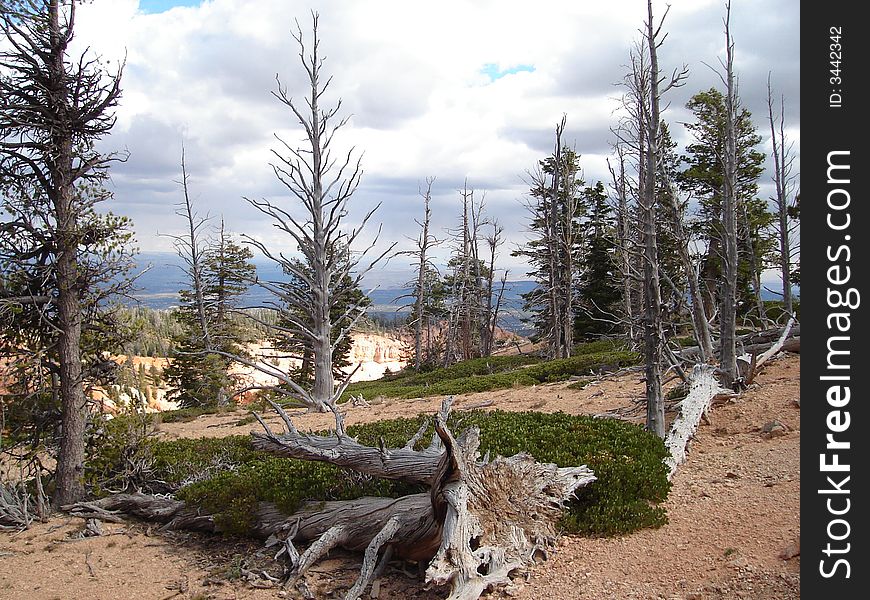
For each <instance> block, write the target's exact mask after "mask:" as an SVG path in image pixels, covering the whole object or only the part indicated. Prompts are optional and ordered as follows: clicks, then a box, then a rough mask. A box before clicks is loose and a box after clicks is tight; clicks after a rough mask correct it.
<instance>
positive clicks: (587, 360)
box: [343, 340, 640, 400]
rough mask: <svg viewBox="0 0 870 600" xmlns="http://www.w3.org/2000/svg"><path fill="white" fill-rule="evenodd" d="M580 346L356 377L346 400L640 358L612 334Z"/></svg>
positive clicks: (435, 391)
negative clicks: (561, 354) (549, 356)
mask: <svg viewBox="0 0 870 600" xmlns="http://www.w3.org/2000/svg"><path fill="white" fill-rule="evenodd" d="M575 352H576V354H575V356H572V357H571V358H563V359H559V360H551V361H546V362H544V361H542V359H541V358H540V357H535V356H530V355H516V356H494V357H490V358H477V359H473V360H467V361H463V362H461V363H457V364H455V365H452V366H450V367H446V368H443V369H435V370H434V371H430V372H427V373H414V372H413V371H410V372H408V373H405V372H404V371H403V372H402V373H401V374H397V375H391V376H390V377H388V378H384V379H379V380H376V381H364V382H358V383H353V384H351V385H350V386H348V389H347V391H346V392H345V394H344V396H343V400H347V399H348V398H350V396H351V395H353V396H357V395H360V394H361V395H362V396H363V397H364V398H366V399H367V400H372V399H374V398H376V397H377V396H384V397H387V398H420V397H424V396H449V395H451V394H470V393H474V392H487V391H491V390H499V389H505V388H510V387H514V386H530V385H536V384H540V383H552V382H556V381H565V380H567V379H569V378H570V377H571V376H574V375H589V374H591V373H594V372H595V371H597V370H598V369H600V368H601V367H612V368H621V367H626V366H629V365H633V364H637V362H638V361H639V360H640V357H639V356H638V355H637V354H636V353H634V352H629V351H627V350H625V349H624V347H623V346H622V345H621V344H620V343H619V342H616V341H611V340H599V341H596V342H591V343H589V344H583V345H581V346H578V347H577V348H576V349H575Z"/></svg>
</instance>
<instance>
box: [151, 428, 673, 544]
mask: <svg viewBox="0 0 870 600" xmlns="http://www.w3.org/2000/svg"><path fill="white" fill-rule="evenodd" d="M425 418H427V417H425V416H423V415H420V416H418V417H416V418H406V419H394V420H390V421H379V422H375V423H369V424H365V425H355V426H351V427H349V428H348V433H349V434H350V435H352V436H355V437H357V438H358V439H359V441H360V442H361V443H363V444H367V445H377V444H378V443H379V442H380V440H381V439H383V440H384V443H385V444H386V445H387V446H388V447H396V446H403V445H404V444H405V442H406V441H407V440H408V439H409V438H410V437H411V436H412V435H414V433H415V432H416V431H417V430H418V429H419V428H420V425H421V424H422V422H423V420H424V419H425ZM449 425H450V426H451V428H452V430H453V431H455V432H457V433H458V432H461V431H462V430H463V429H465V428H467V427H469V426H472V425H475V426H477V427H479V428H480V430H481V448H480V451H481V453H482V454H483V453H485V452H486V451H487V450H488V451H490V453H491V455H492V456H495V455H502V456H511V455H513V454H516V453H517V452H520V451H525V452H528V453H530V454H531V455H532V456H534V457H535V458H536V459H537V460H539V461H542V462H552V463H555V464H557V465H558V466H574V465H581V464H587V465H588V466H589V467H590V468H591V469H592V470H593V471H594V472H595V475H596V477H597V478H598V480H597V481H595V482H594V483H593V484H591V485H589V486H587V487H586V488H584V489H582V490H580V491H579V493H578V497H577V499H576V500H572V501H571V502H570V504H569V507H568V510H567V511H566V512H565V515H564V518H563V526H564V528H565V530H566V531H568V532H573V533H582V534H586V535H614V534H621V533H627V532H630V531H634V530H636V529H638V528H642V527H650V526H659V525H662V524H663V523H665V522H666V515H665V511H664V509H663V508H662V507H660V506H657V505H656V504H657V503H660V502H661V501H663V500H664V499H665V498H666V497H667V493H668V489H669V485H670V484H669V483H668V481H667V477H666V468H665V466H664V464H663V463H662V460H663V458H664V457H665V455H666V450H665V447H664V444H663V442H662V440H660V439H659V438H657V437H656V436H654V435H651V434H650V433H648V432H646V431H644V430H643V429H642V428H640V427H639V426H636V425H631V424H627V423H623V422H620V421H615V420H609V419H593V418H591V417H585V416H572V415H566V414H564V413H556V414H543V413H536V412H525V413H515V412H503V411H493V412H485V411H471V412H455V413H453V414H452V415H451V417H450V420H449ZM431 435H432V426H431V424H430V426H429V431H428V432H427V433H426V435H424V436H423V437H422V438H421V440H420V442H419V443H418V448H422V447H424V446H426V445H427V444H428V443H429V440H430V438H431ZM149 444H150V445H151V452H152V454H153V465H154V472H153V476H154V477H156V478H158V479H160V480H162V481H165V482H166V484H167V485H168V486H169V488H170V489H176V490H178V491H177V496H178V497H179V498H181V499H183V500H185V501H186V502H189V503H191V504H193V505H196V506H199V507H201V508H202V509H203V510H205V511H207V512H209V513H212V514H215V515H216V520H217V522H218V523H219V524H220V525H221V527H222V528H223V529H224V530H225V531H227V532H229V533H235V534H241V533H246V532H248V531H249V530H250V526H251V524H252V522H251V518H252V516H253V514H254V509H255V508H256V506H257V503H258V502H263V501H265V502H273V503H275V504H276V505H277V506H278V507H279V508H280V509H281V510H282V511H284V512H285V513H291V512H293V511H294V510H296V509H297V508H299V506H301V504H302V503H304V502H305V501H309V500H310V501H325V500H346V499H352V498H358V497H360V496H366V495H369V496H385V497H398V496H401V495H405V494H409V493H415V492H419V491H424V488H423V487H422V486H417V485H409V484H403V483H398V482H394V481H388V480H383V479H378V478H373V477H369V476H365V475H362V474H360V473H357V472H354V471H349V470H345V469H341V468H339V467H336V466H333V465H330V464H326V463H317V462H310V461H299V460H293V459H286V458H278V457H274V456H272V455H270V454H266V453H261V452H257V451H255V450H253V448H252V446H251V442H250V439H249V438H248V437H245V436H230V437H226V438H203V439H183V440H175V441H169V442H157V441H154V440H150V441H149ZM179 488H180V489H179Z"/></svg>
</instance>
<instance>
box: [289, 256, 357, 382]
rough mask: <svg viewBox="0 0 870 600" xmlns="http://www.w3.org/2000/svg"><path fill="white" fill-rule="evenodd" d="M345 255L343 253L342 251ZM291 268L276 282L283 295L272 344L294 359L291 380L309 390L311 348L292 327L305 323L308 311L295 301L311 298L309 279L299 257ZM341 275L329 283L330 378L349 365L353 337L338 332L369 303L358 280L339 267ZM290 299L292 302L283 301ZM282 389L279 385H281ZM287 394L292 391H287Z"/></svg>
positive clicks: (341, 373)
mask: <svg viewBox="0 0 870 600" xmlns="http://www.w3.org/2000/svg"><path fill="white" fill-rule="evenodd" d="M343 254H344V255H345V256H346V255H347V252H346V251H345V252H343ZM346 262H347V261H346V260H345V261H342V260H341V259H340V258H337V264H338V265H342V264H345V265H346ZM291 264H292V266H293V269H292V270H291V271H288V272H287V273H286V274H287V276H288V278H289V279H288V281H286V282H284V283H280V284H277V286H278V287H279V288H280V289H281V291H282V293H283V295H284V296H285V302H284V304H283V305H282V306H281V309H280V310H279V312H278V318H277V326H276V327H275V328H274V329H273V331H272V336H273V345H274V347H275V348H276V349H277V350H280V351H281V352H282V354H283V355H285V356H289V357H290V358H292V359H294V360H295V361H296V362H297V363H298V366H297V367H295V368H293V369H291V370H289V371H288V373H287V375H288V376H290V377H291V378H292V379H293V380H294V382H295V383H296V384H297V385H298V386H300V387H302V388H303V389H306V390H311V389H312V388H313V385H314V363H313V360H314V347H313V344H312V343H311V341H310V340H309V339H308V338H307V337H306V336H302V335H299V334H298V333H297V332H296V331H295V330H296V329H297V328H298V325H300V324H305V325H307V326H310V323H308V321H309V319H310V317H309V316H308V313H307V312H306V311H305V310H304V309H303V308H302V307H300V306H299V300H300V299H302V298H310V297H311V287H310V285H309V283H308V281H306V280H310V278H311V274H312V271H311V268H310V267H309V266H307V265H306V264H305V263H304V262H302V261H301V260H298V259H295V260H293V261H292V262H291ZM339 275H340V276H341V281H340V282H333V283H331V284H330V286H331V288H332V289H333V290H334V300H335V301H334V303H333V304H332V306H331V308H330V319H331V320H332V322H333V323H334V325H335V326H334V328H333V329H332V331H331V335H332V340H331V341H332V370H333V377H334V378H335V379H337V380H340V379H343V378H345V377H346V372H347V370H348V368H349V367H350V366H351V364H352V363H351V360H350V351H351V348H352V347H353V338H352V337H351V336H350V335H344V336H341V337H340V338H339V334H340V333H341V332H342V331H343V330H344V329H345V328H347V327H351V326H352V324H353V322H354V321H355V320H356V317H357V315H358V314H359V312H360V311H364V310H365V307H367V306H369V305H370V304H371V300H370V299H369V298H368V297H367V296H366V295H365V294H364V293H363V291H362V289H361V288H360V286H359V282H358V281H356V280H355V279H354V278H353V277H351V276H350V275H349V274H348V273H346V272H343V269H339V270H337V271H336V273H335V275H334V276H335V277H338V276H339ZM290 298H292V299H293V301H292V302H291V301H287V300H289V299H290ZM282 389H283V388H282ZM287 391H288V393H290V392H292V390H287Z"/></svg>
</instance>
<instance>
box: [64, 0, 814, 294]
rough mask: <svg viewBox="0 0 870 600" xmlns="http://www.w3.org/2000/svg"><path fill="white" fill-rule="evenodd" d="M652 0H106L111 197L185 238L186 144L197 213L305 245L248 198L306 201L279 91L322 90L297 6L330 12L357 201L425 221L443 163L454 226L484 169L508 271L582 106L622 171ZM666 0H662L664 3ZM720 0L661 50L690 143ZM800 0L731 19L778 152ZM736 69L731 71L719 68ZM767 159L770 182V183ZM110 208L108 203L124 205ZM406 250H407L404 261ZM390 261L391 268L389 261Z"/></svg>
mask: <svg viewBox="0 0 870 600" xmlns="http://www.w3.org/2000/svg"><path fill="white" fill-rule="evenodd" d="M645 5H646V2H645V1H643V0H607V1H604V2H602V1H600V0H595V1H591V0H590V1H587V0H573V1H569V0H564V1H553V2H540V3H532V2H528V0H524V1H521V2H513V1H505V0H489V1H487V0H468V1H449V0H443V1H440V2H415V1H410V0H395V1H385V0H353V1H350V0H344V1H338V0H334V1H319V2H307V3H306V2H301V1H297V0H212V1H204V2H201V3H200V2H195V1H185V2H172V1H171V0H164V1H159V0H150V1H146V0H94V2H93V3H91V4H89V5H85V6H83V7H82V8H81V9H80V11H79V15H78V20H77V38H78V39H77V43H78V44H79V45H80V46H83V45H88V46H90V48H91V51H92V52H96V53H98V54H100V55H101V56H102V57H103V58H105V59H107V60H109V61H112V62H117V61H118V60H119V59H120V58H121V57H124V56H126V67H125V70H124V76H123V80H122V87H123V90H124V91H123V97H122V99H121V103H120V106H119V108H118V110H117V117H118V120H117V124H116V126H115V128H114V130H113V132H112V134H111V136H109V137H107V138H106V139H105V140H104V141H103V143H102V147H103V149H104V150H124V149H126V150H128V151H129V153H130V156H129V160H127V161H126V162H125V163H123V164H117V165H116V166H114V167H113V169H112V181H113V186H114V191H115V200H114V201H112V203H111V204H112V205H111V209H112V210H113V212H116V213H119V214H124V215H127V216H129V217H131V218H132V219H133V221H134V223H135V228H136V232H137V238H138V242H139V246H140V247H141V248H142V249H143V250H148V251H161V250H171V242H170V240H169V238H167V237H165V236H161V235H160V234H172V233H178V232H180V231H181V229H182V227H183V223H182V222H181V221H180V220H179V218H178V217H176V216H174V214H173V210H174V205H175V204H176V203H177V202H179V200H180V199H181V190H180V186H179V185H178V183H177V182H178V181H179V179H180V166H179V163H180V156H181V146H182V142H183V143H184V145H185V148H186V157H187V158H186V160H187V168H188V172H189V175H190V188H191V193H192V196H193V198H194V200H195V202H196V203H197V205H198V208H199V210H200V212H202V213H209V214H211V215H214V216H216V217H219V216H220V215H223V217H224V218H225V220H226V223H227V226H228V227H229V228H230V229H231V230H233V231H235V232H237V233H246V234H248V235H251V236H254V237H256V238H258V239H260V240H262V241H263V242H264V243H266V244H267V245H269V246H270V247H274V248H281V249H285V250H292V249H293V248H292V245H291V243H290V241H289V240H288V239H287V238H286V236H280V235H279V234H278V232H277V231H276V230H275V229H274V228H273V227H272V226H271V223H270V221H269V220H268V219H267V218H266V217H264V216H262V215H261V214H260V213H258V212H257V211H256V210H255V209H253V208H252V207H251V206H250V205H249V204H248V203H247V202H246V201H245V200H244V199H243V198H244V197H249V198H269V199H272V200H274V201H276V202H284V203H285V204H286V206H287V207H288V209H289V208H290V207H291V206H292V204H291V201H290V199H289V198H283V199H282V196H284V190H283V188H282V186H281V185H280V184H279V183H278V182H277V181H276V179H275V178H274V176H273V175H272V172H271V169H270V167H269V163H270V161H272V157H271V154H270V151H271V150H272V149H274V148H277V147H278V146H277V142H276V140H275V137H274V135H275V134H278V135H280V136H281V137H282V138H283V139H284V140H286V141H288V142H289V143H291V144H296V143H297V142H299V141H301V137H300V130H299V129H298V127H297V126H296V124H295V122H294V120H293V118H292V115H291V114H290V113H289V111H288V110H287V109H286V108H285V107H283V106H282V105H281V104H280V103H279V102H278V101H277V100H276V99H275V98H274V97H273V96H272V94H271V92H272V91H273V90H275V89H276V80H275V78H276V74H277V75H278V76H279V77H280V79H281V82H282V84H284V85H286V86H287V88H288V89H289V91H290V94H291V95H293V96H294V97H298V98H301V97H302V96H303V95H304V93H305V80H304V72H303V71H302V68H301V66H300V63H299V60H298V47H297V46H296V45H295V41H294V40H293V39H292V37H291V35H290V32H291V30H292V29H294V28H295V25H294V19H298V20H299V23H300V24H301V26H302V29H303V31H304V32H305V33H308V32H309V30H310V24H311V19H310V11H311V10H312V9H315V10H317V11H318V12H319V13H320V36H321V41H322V53H323V54H324V55H325V56H326V65H325V71H326V72H328V73H330V74H332V75H333V76H334V80H333V83H332V86H331V88H330V91H331V93H330V95H329V98H330V99H331V100H333V101H334V100H336V99H338V98H341V99H342V101H343V104H342V109H343V113H344V114H345V115H347V116H350V117H351V118H350V122H349V124H348V126H347V127H346V128H345V129H343V130H342V132H341V133H340V134H339V136H338V137H337V138H336V144H338V145H340V146H341V147H345V148H349V147H351V146H354V147H355V148H356V149H357V150H358V151H360V152H362V153H363V158H362V164H363V168H364V171H365V173H364V175H363V178H362V182H361V185H360V188H359V190H358V192H357V194H356V196H355V197H354V199H353V200H352V202H351V204H352V206H353V207H355V208H354V209H353V211H352V213H351V215H350V217H349V219H348V225H349V226H351V225H353V223H354V221H355V219H358V218H359V215H361V214H363V213H364V212H365V211H366V210H368V209H370V208H371V207H372V206H373V205H375V204H376V203H378V202H380V203H381V208H380V210H379V211H378V213H376V216H375V218H374V220H375V221H376V222H381V223H383V227H384V233H383V235H382V239H383V240H389V241H400V243H403V244H407V243H406V242H405V241H404V236H405V235H415V234H416V232H415V230H414V224H413V220H414V219H415V218H419V217H420V214H421V209H422V204H421V200H420V197H419V195H418V188H419V186H420V185H421V184H422V183H423V181H424V179H425V178H426V177H430V176H434V177H436V178H437V181H436V183H435V185H434V187H433V193H434V199H433V209H434V215H435V221H436V222H435V227H436V229H437V230H443V228H446V227H450V226H453V225H455V224H456V222H457V219H458V211H459V208H460V204H459V200H460V196H459V194H458V192H457V189H458V188H460V187H461V186H462V183H463V181H465V180H467V181H468V185H469V187H471V188H473V189H475V190H476V194H482V193H484V192H485V194H486V204H487V209H488V212H489V213H490V214H492V215H493V216H496V217H497V218H498V219H499V220H500V221H501V223H502V224H503V225H504V226H505V229H506V231H507V232H508V237H509V240H510V242H509V244H508V246H506V247H505V248H504V249H503V263H504V266H505V267H510V269H511V274H510V278H511V279H521V278H523V277H524V270H525V269H524V268H523V265H522V264H520V263H517V262H516V261H517V259H512V258H510V257H509V252H510V250H511V249H512V248H513V247H514V246H515V245H516V244H520V243H522V242H523V240H524V239H525V233H524V229H525V222H526V217H527V214H526V212H525V210H524V209H523V207H522V203H521V202H522V200H523V198H524V195H525V192H526V191H527V188H528V186H527V185H526V184H525V183H524V176H525V172H526V170H528V169H530V168H532V167H533V166H534V165H535V163H536V161H538V160H540V159H542V158H544V157H545V156H547V155H548V154H549V153H550V152H551V151H552V146H553V130H554V127H555V125H556V123H557V122H558V121H559V120H560V119H561V117H562V115H563V114H566V115H567V123H568V125H567V130H566V136H565V137H566V140H567V142H568V143H569V144H571V145H573V146H575V147H576V149H577V151H578V152H579V153H580V154H581V155H582V158H581V165H582V167H583V170H584V176H585V180H586V181H587V182H589V183H594V182H595V181H597V180H599V179H601V180H604V181H605V182H606V181H607V179H608V178H609V176H608V174H607V170H606V163H605V159H606V157H607V156H608V154H609V150H610V144H611V143H612V141H613V137H612V134H611V133H610V128H611V127H612V126H613V125H614V124H615V116H614V111H615V110H616V108H617V104H618V102H617V98H618V96H619V95H620V93H621V91H620V88H619V87H618V86H617V85H615V84H617V83H618V82H619V81H620V80H621V78H622V76H623V75H624V73H625V65H626V64H627V62H628V54H629V50H630V48H631V46H632V44H633V42H634V41H636V40H637V39H638V38H639V36H640V34H639V31H638V30H639V28H640V27H642V25H643V22H644V19H645V16H646V8H645ZM665 6H666V5H665V3H664V2H656V3H655V5H654V10H656V11H657V12H658V14H659V16H660V15H661V14H662V12H663V11H664V9H665ZM723 16H724V5H723V2H721V1H720V0H714V1H706V0H672V2H671V9H670V13H669V14H668V18H667V20H666V22H665V25H664V30H665V31H667V32H668V33H669V35H668V37H667V39H666V41H665V43H664V45H663V46H662V48H661V51H660V64H661V67H662V70H663V71H665V72H669V71H670V70H672V69H673V68H675V67H678V66H680V65H682V64H683V63H685V64H686V65H687V66H688V67H689V69H690V76H689V79H688V81H687V83H686V85H685V86H684V87H683V88H681V89H679V90H675V91H674V92H673V93H671V94H670V95H669V96H668V98H667V100H668V101H669V102H670V108H669V109H668V111H667V112H666V113H665V118H666V119H667V120H668V121H669V122H670V123H671V129H672V134H673V136H674V137H675V138H676V139H677V140H678V141H681V142H685V139H686V134H685V130H684V128H683V126H682V125H680V124H679V123H681V122H685V121H687V120H689V115H688V114H687V111H686V110H685V108H684V105H685V103H686V101H687V100H688V98H689V97H690V96H691V95H692V94H694V93H696V92H698V91H700V90H703V89H707V88H709V87H711V86H719V80H718V76H717V75H716V73H714V72H713V70H712V69H711V68H710V67H709V66H706V65H713V66H716V65H718V61H719V59H720V58H721V57H722V55H723V52H724V34H723V23H722V19H723ZM799 23H800V14H799V2H798V1H797V0H734V1H733V6H732V32H733V37H734V41H735V44H736V70H737V73H738V75H739V82H740V93H741V96H742V100H743V103H744V105H745V106H746V107H747V108H748V109H749V110H750V111H751V112H752V113H753V117H754V119H755V121H756V124H757V125H758V127H759V132H760V133H761V134H762V136H763V137H764V142H763V147H762V150H764V151H765V152H768V151H769V134H768V128H767V121H766V119H767V101H766V94H767V89H766V85H767V77H768V73H771V77H772V81H773V86H774V90H775V93H776V94H777V95H780V94H782V95H784V96H785V99H786V123H787V125H789V128H788V135H789V136H790V138H791V140H792V141H794V142H795V148H796V151H797V152H798V153H799V141H800V139H799V117H800V105H799V100H800V96H799V89H800V70H799V66H800V52H799V46H800V44H799ZM720 87H721V86H720ZM769 181H770V174H769V173H766V174H765V175H764V176H763V178H762V184H763V188H762V195H763V197H767V196H768V195H769V194H770V186H769ZM107 208H108V207H107ZM405 263H407V258H399V259H396V260H395V261H394V262H393V263H392V264H391V266H390V269H396V268H402V267H404V265H405ZM384 277H385V278H387V275H386V273H385V274H384Z"/></svg>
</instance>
